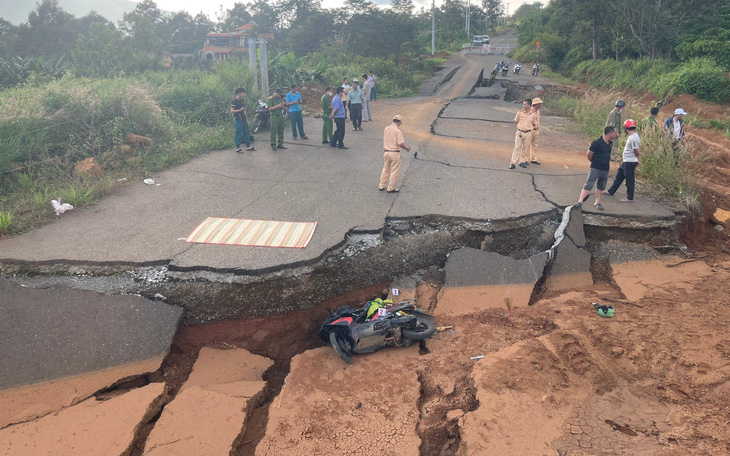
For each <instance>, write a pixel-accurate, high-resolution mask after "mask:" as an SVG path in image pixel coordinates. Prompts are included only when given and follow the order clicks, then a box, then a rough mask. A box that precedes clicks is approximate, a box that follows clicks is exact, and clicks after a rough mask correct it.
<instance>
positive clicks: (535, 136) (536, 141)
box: [530, 97, 542, 165]
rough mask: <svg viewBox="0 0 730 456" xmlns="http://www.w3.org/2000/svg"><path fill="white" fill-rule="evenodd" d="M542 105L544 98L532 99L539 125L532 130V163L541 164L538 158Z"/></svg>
mask: <svg viewBox="0 0 730 456" xmlns="http://www.w3.org/2000/svg"><path fill="white" fill-rule="evenodd" d="M541 106H542V99H541V98H540V97H537V98H533V99H532V112H533V114H535V119H536V120H537V126H536V127H535V129H534V130H533V131H532V140H531V141H530V163H533V164H535V165H539V164H540V162H539V161H538V160H537V146H538V144H539V142H540V107H541Z"/></svg>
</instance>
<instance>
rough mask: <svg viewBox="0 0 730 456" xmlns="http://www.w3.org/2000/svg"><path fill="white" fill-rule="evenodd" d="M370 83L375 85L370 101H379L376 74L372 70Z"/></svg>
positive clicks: (369, 78)
mask: <svg viewBox="0 0 730 456" xmlns="http://www.w3.org/2000/svg"><path fill="white" fill-rule="evenodd" d="M368 81H370V82H371V83H372V84H373V90H372V91H371V92H370V101H375V100H377V99H378V96H377V94H376V93H375V74H374V73H373V70H370V75H369V76H368Z"/></svg>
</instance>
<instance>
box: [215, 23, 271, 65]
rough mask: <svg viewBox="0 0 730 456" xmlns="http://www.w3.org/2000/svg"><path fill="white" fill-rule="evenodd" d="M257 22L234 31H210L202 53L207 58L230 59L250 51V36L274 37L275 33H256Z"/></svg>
mask: <svg viewBox="0 0 730 456" xmlns="http://www.w3.org/2000/svg"><path fill="white" fill-rule="evenodd" d="M255 27H256V24H246V25H243V26H241V27H238V28H237V29H236V30H234V31H232V32H226V33H209V34H208V35H207V39H206V40H205V44H204V45H203V50H202V51H201V52H202V55H203V58H204V59H206V60H219V59H222V60H225V59H230V58H231V55H233V54H240V53H246V52H248V38H250V37H256V38H268V39H273V38H274V34H273V33H256V32H254V31H253V29H254V28H255Z"/></svg>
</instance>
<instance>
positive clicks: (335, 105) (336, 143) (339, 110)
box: [330, 87, 348, 149]
mask: <svg viewBox="0 0 730 456" xmlns="http://www.w3.org/2000/svg"><path fill="white" fill-rule="evenodd" d="M344 90H345V89H343V88H342V87H338V88H337V89H336V94H335V97H334V98H333V99H332V112H331V113H330V119H333V120H334V121H335V126H337V130H335V134H333V135H332V139H331V140H330V146H331V147H337V148H338V149H348V147H346V146H345V144H344V142H343V141H344V140H345V121H346V119H345V105H343V104H342V97H341V95H342V92H343V91H344Z"/></svg>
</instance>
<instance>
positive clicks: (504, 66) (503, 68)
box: [502, 62, 509, 76]
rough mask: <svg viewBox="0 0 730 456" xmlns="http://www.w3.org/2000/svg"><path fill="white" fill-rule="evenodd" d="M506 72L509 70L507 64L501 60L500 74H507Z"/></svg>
mask: <svg viewBox="0 0 730 456" xmlns="http://www.w3.org/2000/svg"><path fill="white" fill-rule="evenodd" d="M508 72H509V64H508V63H506V62H502V76H507V73H508Z"/></svg>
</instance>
